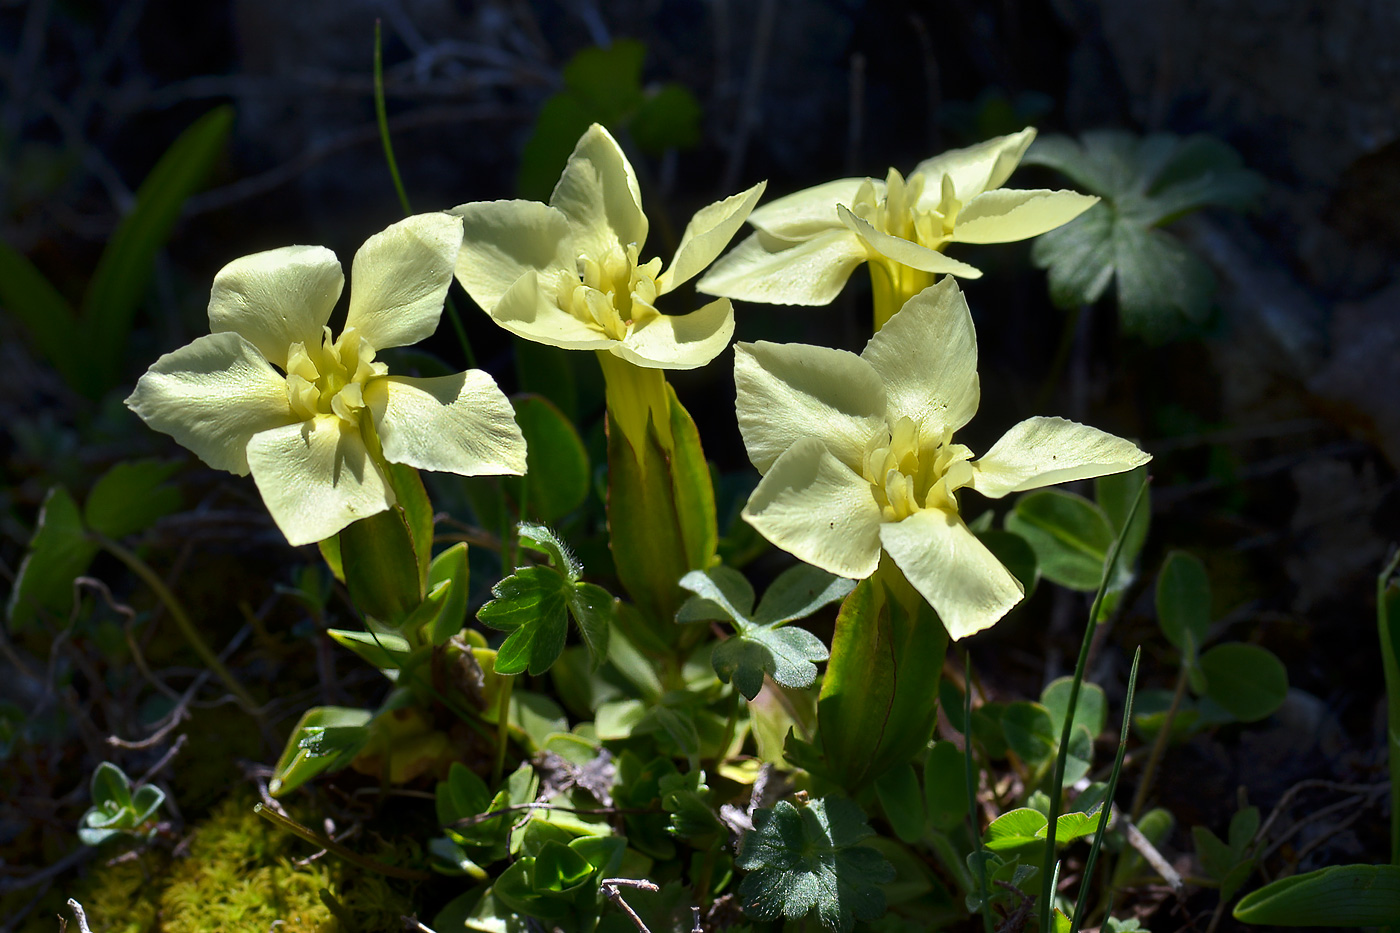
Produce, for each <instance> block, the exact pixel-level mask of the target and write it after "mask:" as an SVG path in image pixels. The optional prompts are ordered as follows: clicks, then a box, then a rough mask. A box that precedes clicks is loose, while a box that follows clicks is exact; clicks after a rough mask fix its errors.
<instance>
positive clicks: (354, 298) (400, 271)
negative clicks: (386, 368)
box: [345, 213, 462, 350]
mask: <svg viewBox="0 0 1400 933" xmlns="http://www.w3.org/2000/svg"><path fill="white" fill-rule="evenodd" d="M461 248H462V219H461V218H460V217H456V216H454V215H452V214H446V213H435V214H415V215H414V216H412V217H406V218H404V219H403V220H401V221H399V222H398V223H396V224H392V225H391V226H389V227H388V228H387V229H385V230H383V231H381V232H379V233H376V234H375V235H374V236H372V237H370V238H369V239H368V240H366V241H365V244H364V245H363V246H361V247H360V249H359V251H358V252H356V253H355V261H354V263H353V265H352V266H351V268H350V311H349V313H348V314H347V315H346V317H345V327H346V329H349V328H354V329H355V331H356V332H357V333H358V334H359V335H360V336H361V337H363V338H364V339H365V340H368V341H369V345H370V346H372V347H374V348H375V349H376V350H383V349H385V348H387V347H405V346H408V345H409V344H414V343H417V342H418V341H420V340H423V339H424V338H426V337H429V336H431V335H432V333H433V331H435V330H437V325H438V319H439V318H440V317H442V303H443V300H444V299H446V297H447V288H448V286H450V285H451V284H452V272H453V269H454V268H455V267H456V265H457V253H458V252H459V251H460V250H461Z"/></svg>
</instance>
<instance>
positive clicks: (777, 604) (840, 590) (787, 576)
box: [751, 564, 856, 626]
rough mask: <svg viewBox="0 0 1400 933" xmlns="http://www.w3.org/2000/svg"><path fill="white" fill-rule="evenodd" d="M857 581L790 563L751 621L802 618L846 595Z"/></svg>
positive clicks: (764, 622) (772, 622)
mask: <svg viewBox="0 0 1400 933" xmlns="http://www.w3.org/2000/svg"><path fill="white" fill-rule="evenodd" d="M855 588H856V581H854V580H847V579H846V578H845V577H838V576H835V575H833V574H830V573H827V572H826V571H825V570H822V569H820V568H817V567H813V566H811V565H810V564H798V565H797V566H795V567H789V568H788V569H787V570H784V571H783V572H782V573H781V574H779V575H778V578H777V579H776V580H774V581H773V582H772V583H771V584H770V585H769V587H768V589H767V590H765V591H764V593H763V599H762V600H761V601H760V602H759V604H758V610H757V611H756V612H755V613H754V614H753V618H752V620H751V621H752V622H753V624H754V625H773V626H776V625H783V624H784V623H787V622H792V621H794V620H796V619H805V618H807V617H808V616H809V615H811V614H812V613H814V612H816V611H817V610H818V609H820V608H822V607H823V606H828V605H830V604H831V603H834V602H837V601H839V600H842V599H845V598H846V596H847V594H849V593H850V592H851V590H853V589H855Z"/></svg>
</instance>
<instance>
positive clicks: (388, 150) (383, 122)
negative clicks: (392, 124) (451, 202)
mask: <svg viewBox="0 0 1400 933" xmlns="http://www.w3.org/2000/svg"><path fill="white" fill-rule="evenodd" d="M374 116H375V118H376V119H377V120H378V121H379V140H380V142H382V143H383V144H384V161H385V162H387V163H388V164H389V177H390V178H392V179H393V180H394V191H395V192H396V193H397V194H398V196H399V206H400V207H402V208H403V212H404V215H405V216H407V215H409V214H412V213H413V208H412V207H410V206H409V203H408V192H406V191H404V187H403V178H402V177H401V176H400V175H399V162H398V160H397V159H395V158H394V144H393V142H392V141H390V139H389V110H388V108H387V107H386V106H385V105H384V43H383V37H382V36H381V35H380V28H379V20H377V19H376V20H375V21H374Z"/></svg>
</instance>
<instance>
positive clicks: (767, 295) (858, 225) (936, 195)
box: [696, 129, 1098, 323]
mask: <svg viewBox="0 0 1400 933" xmlns="http://www.w3.org/2000/svg"><path fill="white" fill-rule="evenodd" d="M1034 138H1035V130H1034V129H1025V130H1022V131H1021V132H1019V133H1014V134H1012V135H1010V136H1002V137H999V138H997V139H992V140H988V141H987V142H985V143H980V144H979V145H976V146H971V147H968V148H966V149H955V150H952V151H949V152H945V153H943V154H942V155H939V156H935V157H934V158H932V159H927V160H925V161H924V162H921V163H920V164H919V165H918V167H917V168H915V169H914V171H913V173H912V174H910V175H909V177H908V178H905V177H903V176H902V175H900V173H899V172H897V171H895V170H894V169H890V171H889V175H888V176H887V177H886V179H885V180H884V181H883V182H881V181H875V180H873V179H870V178H843V179H840V180H837V181H832V182H827V183H826V184H823V185H818V186H817V187H815V188H808V189H807V190H805V191H799V192H797V193H795V194H790V195H788V196H787V197H784V198H779V199H778V200H776V201H773V202H770V203H768V204H765V205H764V206H763V207H761V208H759V209H758V210H756V211H754V212H753V214H752V215H751V216H750V217H749V223H751V224H753V225H754V226H755V227H757V228H758V232H757V233H754V234H753V235H752V236H750V237H749V238H748V239H746V240H744V241H743V242H742V243H740V244H739V245H738V246H737V247H735V249H734V250H733V251H732V252H730V253H729V254H728V255H727V256H725V257H724V258H722V259H721V260H720V261H719V262H717V263H715V264H714V266H713V267H712V268H711V269H710V271H709V272H708V273H706V275H705V276H704V278H702V279H701V280H700V282H699V284H698V285H697V286H696V287H697V288H698V289H699V290H700V291H702V292H705V293H706V294H710V295H724V296H727V297H729V298H737V299H741V300H744V301H758V302H769V303H774V304H791V305H824V304H828V303H830V302H831V300H832V299H834V298H835V297H836V296H837V294H839V293H840V291H841V289H842V288H843V287H844V286H845V284H846V280H847V279H848V278H850V276H851V273H852V272H853V271H855V268H856V266H858V265H860V264H861V263H863V262H869V263H870V265H871V280H872V282H873V283H874V286H875V290H876V302H877V304H887V305H888V306H889V310H888V311H887V312H885V313H883V314H882V313H880V312H879V310H878V309H877V314H876V316H877V320H880V322H881V323H883V321H884V320H885V319H888V317H889V315H891V314H893V313H894V311H896V310H898V308H900V307H901V306H902V305H903V303H904V302H905V301H907V300H908V299H909V298H911V297H912V296H913V295H915V294H917V293H918V292H919V291H921V290H923V289H924V288H926V287H927V286H929V285H931V284H933V277H934V276H935V275H956V276H962V277H964V278H977V277H978V276H980V275H981V274H982V273H981V272H980V271H978V270H977V269H976V268H974V267H972V266H970V265H968V264H967V263H965V262H961V261H959V260H956V259H953V258H950V257H949V256H946V255H944V252H943V251H944V250H945V249H946V248H947V247H948V245H949V244H951V243H1006V242H1010V241H1013V240H1024V239H1029V238H1030V237H1034V236H1039V235H1040V234H1042V233H1044V232H1046V231H1047V230H1052V229H1054V228H1055V227H1058V226H1060V225H1061V224H1064V223H1066V222H1068V221H1070V220H1072V219H1074V218H1075V217H1077V216H1079V215H1080V214H1081V213H1083V212H1084V211H1086V210H1088V209H1089V208H1090V207H1091V206H1092V205H1093V204H1094V203H1095V202H1096V201H1098V198H1095V197H1091V196H1088V195H1083V194H1078V193H1076V192H1073V191H1049V190H1042V189H1037V190H1019V189H1006V188H1002V187H1001V185H1002V183H1003V182H1005V181H1006V179H1007V178H1008V177H1009V176H1010V175H1011V172H1012V171H1013V170H1014V169H1015V168H1016V165H1017V163H1019V162H1020V161H1021V157H1022V156H1023V155H1024V154H1025V151H1026V148H1027V147H1028V146H1029V145H1030V144H1031V140H1033V139H1034ZM882 292H887V293H888V295H889V297H888V300H885V299H884V296H882Z"/></svg>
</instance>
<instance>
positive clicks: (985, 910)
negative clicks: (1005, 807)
mask: <svg viewBox="0 0 1400 933" xmlns="http://www.w3.org/2000/svg"><path fill="white" fill-rule="evenodd" d="M974 770H975V769H974V768H973V766H972V652H971V651H964V652H963V776H964V777H965V778H966V779H967V826H968V830H969V831H970V832H971V833H972V845H973V847H974V852H975V854H978V855H980V854H981V853H982V832H981V830H979V829H978V828H977V782H976V781H975V780H974V778H975V777H976V775H975V774H974V773H973V772H974ZM989 896H990V892H989V891H988V890H987V863H986V862H984V861H982V860H981V859H980V858H979V859H977V899H978V901H980V902H981V904H982V929H983V930H985V931H986V933H992V910H991V908H990V907H989V906H988V905H987V899H988V897H989Z"/></svg>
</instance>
